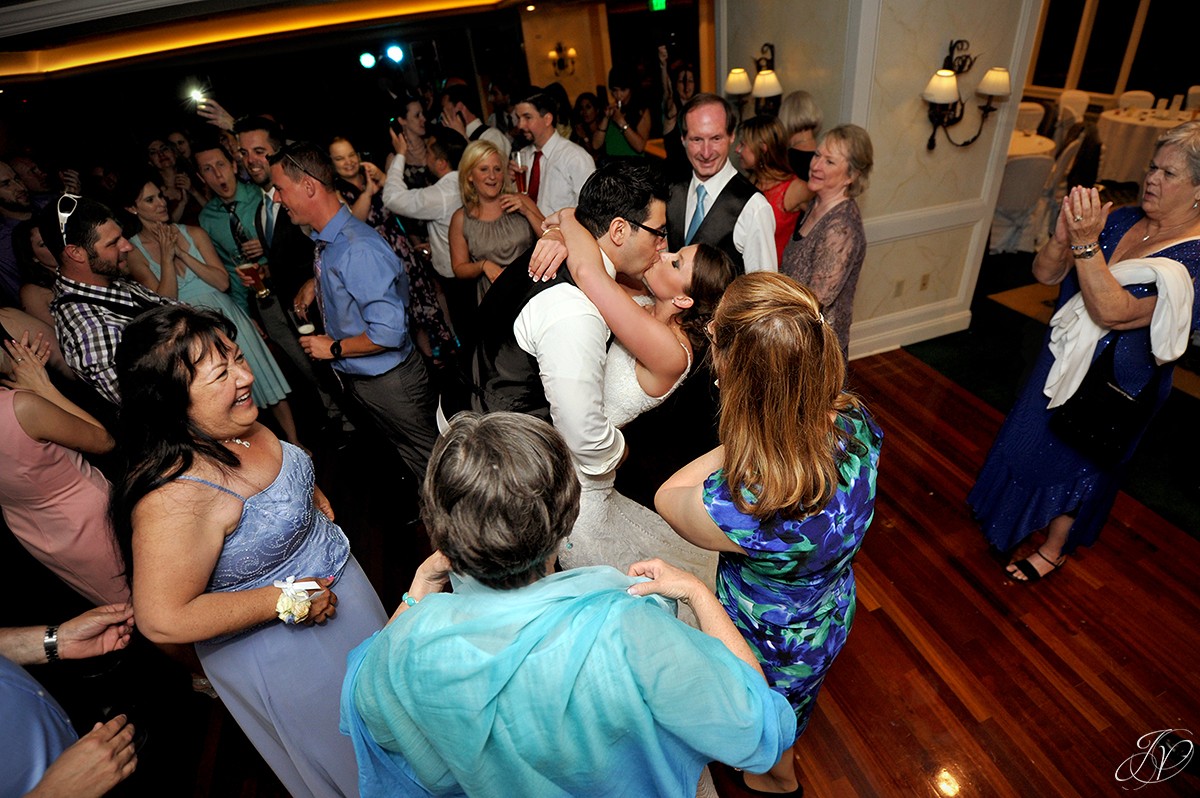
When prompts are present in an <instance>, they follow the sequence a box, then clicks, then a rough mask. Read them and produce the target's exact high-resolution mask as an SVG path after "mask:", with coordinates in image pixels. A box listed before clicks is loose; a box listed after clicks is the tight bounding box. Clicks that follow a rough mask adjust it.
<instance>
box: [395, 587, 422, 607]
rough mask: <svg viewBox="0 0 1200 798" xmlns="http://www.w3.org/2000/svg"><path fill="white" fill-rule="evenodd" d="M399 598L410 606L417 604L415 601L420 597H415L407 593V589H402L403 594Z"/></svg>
mask: <svg viewBox="0 0 1200 798" xmlns="http://www.w3.org/2000/svg"><path fill="white" fill-rule="evenodd" d="M400 600H401V601H403V602H404V603H405V604H407V605H408V606H410V607H415V606H417V602H418V601H420V599H415V598H413V597H412V596H410V595H408V591H407V590H406V591H404V595H403V596H401V597H400Z"/></svg>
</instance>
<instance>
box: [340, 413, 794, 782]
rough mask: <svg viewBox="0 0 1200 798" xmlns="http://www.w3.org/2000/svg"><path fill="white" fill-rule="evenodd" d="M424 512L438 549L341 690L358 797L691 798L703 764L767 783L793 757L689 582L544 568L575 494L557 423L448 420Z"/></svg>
mask: <svg viewBox="0 0 1200 798" xmlns="http://www.w3.org/2000/svg"><path fill="white" fill-rule="evenodd" d="M423 499H424V505H425V507H424V514H425V523H426V526H427V528H428V530H429V534H430V538H431V540H432V541H433V543H434V545H435V546H436V547H437V549H438V550H439V551H438V552H437V553H435V554H434V555H433V556H432V557H430V558H429V560H427V561H426V562H425V563H424V564H422V566H421V567H420V568H419V569H418V572H417V575H416V578H415V580H414V581H413V584H412V587H411V588H410V589H409V591H408V593H406V594H405V597H404V603H402V604H401V605H400V608H399V609H398V610H397V612H396V615H394V616H393V617H392V621H391V622H390V623H389V625H388V626H387V627H386V628H385V629H383V630H382V631H381V632H379V633H378V634H376V635H374V636H372V637H371V638H369V639H368V640H367V641H366V642H365V643H363V644H362V645H360V646H359V647H358V648H357V649H355V650H354V651H353V652H351V654H350V664H349V669H348V672H347V676H346V681H345V685H344V687H343V691H342V730H343V732H345V733H346V734H349V735H350V737H351V738H352V739H353V740H354V744H355V749H356V752H357V754H358V763H359V774H360V788H361V790H362V794H363V796H373V795H380V796H382V795H416V796H425V795H449V796H460V795H497V794H505V795H537V796H579V795H589V796H618V795H629V796H634V795H636V796H646V795H661V796H693V795H696V793H697V784H698V782H699V781H700V778H701V773H702V771H704V768H705V765H706V764H707V763H708V762H710V761H713V760H716V759H720V760H721V761H724V762H726V763H727V764H730V765H733V766H736V767H741V768H745V769H748V770H752V771H765V770H767V769H768V768H770V767H771V765H773V764H774V763H775V761H776V760H777V759H778V758H779V756H780V754H781V753H782V752H783V751H785V750H787V749H788V747H789V746H790V745H791V743H792V740H793V739H794V737H795V731H796V728H795V716H794V714H793V713H792V712H791V709H790V708H789V706H788V704H787V701H786V700H785V699H783V697H782V696H780V695H779V694H778V693H775V692H772V691H771V690H770V689H768V688H767V685H766V681H765V679H764V678H763V675H762V671H761V670H760V669H759V667H758V665H757V663H756V661H755V658H754V656H753V654H752V653H751V652H750V649H749V647H748V646H747V645H746V644H745V642H744V641H743V640H742V638H741V636H740V635H739V634H738V632H737V630H736V629H735V628H734V626H733V624H732V623H731V622H730V621H729V618H728V617H727V616H726V615H725V613H724V611H723V609H722V608H721V606H720V604H719V602H717V600H716V597H715V596H714V595H713V594H712V593H711V592H709V591H708V590H707V588H705V587H704V585H703V583H701V582H700V581H699V580H698V579H696V578H695V577H694V576H691V575H690V574H688V573H686V572H684V571H681V570H679V569H677V568H674V567H672V566H670V565H667V564H666V563H663V562H662V561H660V560H653V561H648V562H643V563H635V564H634V565H633V566H632V567H631V568H630V573H629V575H625V574H621V573H620V572H618V571H616V570H615V569H613V568H610V567H608V566H597V567H592V568H579V569H575V570H572V571H567V572H561V573H554V572H553V566H554V561H555V557H556V555H557V551H558V548H559V545H560V543H561V542H562V541H563V539H564V538H566V536H567V534H568V533H569V532H570V530H571V526H572V525H573V523H574V521H575V517H576V515H577V514H578V510H579V483H578V480H577V477H576V476H575V470H574V468H573V466H572V464H571V457H570V452H569V450H568V449H567V448H566V444H565V443H564V442H563V440H562V438H561V437H560V436H559V435H558V433H557V432H555V431H554V429H553V428H552V427H550V425H548V424H546V423H545V422H542V421H539V420H537V419H535V418H533V417H531V416H526V415H520V414H514V413H494V414H491V415H487V416H477V415H472V414H465V413H464V414H460V415H459V416H456V417H455V418H454V420H453V421H452V422H451V424H450V429H449V431H448V432H447V433H446V435H444V436H443V437H442V438H441V439H440V440H439V442H438V444H437V446H436V447H435V448H434V452H433V458H432V460H431V461H430V465H429V471H428V473H427V475H426V478H425V485H424V494H423ZM447 578H450V579H451V580H452V582H453V587H454V592H453V593H444V592H440V591H441V590H442V588H443V587H444V585H445V582H446V580H447ZM672 600H678V601H686V602H688V603H689V604H690V605H691V607H692V609H693V610H694V611H695V613H696V616H697V618H698V620H699V622H700V629H701V630H700V631H697V630H695V629H692V628H690V627H688V626H686V625H684V624H683V623H681V622H679V621H678V620H676V619H675V618H674V617H673V606H672V605H673V601H672ZM704 786H707V787H711V784H709V783H708V782H707V778H706V781H705V785H704Z"/></svg>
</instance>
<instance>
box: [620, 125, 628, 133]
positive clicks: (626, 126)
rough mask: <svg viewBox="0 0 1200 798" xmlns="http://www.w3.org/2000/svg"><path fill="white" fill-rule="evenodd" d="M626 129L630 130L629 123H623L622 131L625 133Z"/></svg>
mask: <svg viewBox="0 0 1200 798" xmlns="http://www.w3.org/2000/svg"><path fill="white" fill-rule="evenodd" d="M626 130H629V125H628V124H625V125H621V132H622V133H624V132H625V131H626Z"/></svg>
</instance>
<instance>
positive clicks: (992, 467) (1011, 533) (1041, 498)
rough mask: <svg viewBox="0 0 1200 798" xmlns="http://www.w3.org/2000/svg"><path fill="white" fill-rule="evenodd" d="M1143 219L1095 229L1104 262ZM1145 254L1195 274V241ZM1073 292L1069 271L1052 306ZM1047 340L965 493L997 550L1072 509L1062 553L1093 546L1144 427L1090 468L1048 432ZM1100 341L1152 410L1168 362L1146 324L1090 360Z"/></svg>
mask: <svg viewBox="0 0 1200 798" xmlns="http://www.w3.org/2000/svg"><path fill="white" fill-rule="evenodd" d="M1142 216H1143V214H1142V211H1141V209H1140V208H1134V207H1129V208H1121V209H1119V210H1116V211H1114V212H1113V213H1112V214H1111V215H1110V216H1109V217H1108V224H1107V225H1106V226H1105V228H1104V231H1103V232H1102V233H1101V234H1100V246H1101V249H1102V250H1103V253H1104V257H1105V258H1106V259H1111V258H1112V251H1113V249H1115V248H1116V246H1117V244H1118V243H1119V242H1120V240H1121V237H1122V236H1124V235H1125V233H1126V232H1127V231H1128V230H1129V228H1130V227H1132V226H1133V225H1134V224H1135V223H1137V222H1138V221H1139V220H1140V219H1141V218H1142ZM1151 257H1164V258H1171V259H1173V260H1176V261H1179V262H1180V263H1182V264H1183V265H1184V267H1186V268H1187V270H1188V273H1189V274H1191V275H1192V285H1193V287H1195V285H1196V280H1197V277H1198V276H1200V240H1193V241H1188V242H1185V243H1182V244H1176V245H1175V246H1172V247H1168V248H1167V249H1163V250H1160V251H1158V252H1155V253H1154V254H1153V255H1152V256H1151ZM1125 290H1127V291H1129V293H1131V294H1133V295H1134V296H1136V297H1145V296H1154V295H1155V294H1157V293H1158V292H1157V288H1156V287H1155V286H1154V284H1148V285H1129V286H1125ZM1077 293H1079V279H1078V277H1077V275H1076V273H1075V270H1074V269H1072V270H1071V271H1070V272H1068V273H1067V276H1066V278H1065V279H1064V280H1063V281H1062V285H1061V287H1060V289H1059V293H1058V303H1057V304H1056V305H1055V310H1056V311H1057V310H1058V308H1061V307H1062V306H1063V304H1064V303H1066V302H1067V300H1069V299H1070V298H1071V297H1073V296H1074V295H1075V294H1077ZM1197 329H1200V300H1196V301H1193V306H1192V330H1193V332H1194V331H1195V330H1197ZM1049 342H1050V331H1049V329H1047V331H1046V338H1045V340H1043V342H1042V351H1041V354H1040V355H1039V357H1038V361H1037V364H1036V365H1035V366H1034V369H1033V373H1032V374H1031V375H1030V377H1029V381H1028V382H1027V383H1025V386H1024V387H1023V388H1022V389H1021V393H1020V395H1019V396H1018V397H1017V401H1016V404H1015V405H1013V409H1012V411H1011V412H1010V413H1009V414H1008V418H1006V419H1005V420H1004V426H1002V427H1001V428H1000V433H999V434H998V435H997V436H996V442H995V443H993V444H992V450H991V451H990V452H989V453H988V456H987V460H986V461H985V462H984V464H983V470H982V471H980V473H979V479H978V480H977V481H976V482H975V487H974V488H972V489H971V492H970V494H968V496H967V502H968V503H970V505H971V507H972V508H974V510H975V515H976V517H977V518H979V521H980V524H981V525H982V527H983V534H984V536H985V537H987V539H988V541H989V542H990V543H991V544H992V545H994V546H995V547H996V548H998V549H1000V550H1002V551H1008V550H1010V549H1012V548H1014V547H1016V546H1017V545H1019V544H1020V543H1021V541H1023V540H1024V539H1025V538H1027V537H1028V536H1029V535H1030V534H1032V533H1033V532H1036V531H1037V530H1039V529H1041V528H1043V527H1045V526H1046V525H1047V524H1049V523H1050V521H1051V520H1053V519H1054V518H1055V517H1057V516H1060V515H1063V514H1067V513H1072V512H1074V513H1076V517H1075V523H1074V524H1073V525H1072V527H1071V532H1070V534H1069V536H1068V537H1067V545H1066V547H1065V549H1064V551H1065V552H1068V553H1069V552H1071V551H1074V550H1075V548H1076V547H1078V546H1090V545H1091V544H1092V543H1094V542H1095V541H1096V538H1097V537H1099V535H1100V529H1101V528H1102V527H1103V526H1104V522H1105V521H1106V520H1107V519H1108V514H1109V511H1110V510H1111V509H1112V505H1113V502H1114V501H1115V500H1116V497H1117V490H1118V488H1119V487H1120V480H1121V475H1122V474H1123V473H1124V470H1125V464H1126V463H1128V461H1129V458H1130V457H1131V456H1132V455H1133V452H1134V450H1135V449H1136V448H1137V444H1138V442H1139V441H1140V440H1141V436H1142V434H1143V433H1144V432H1145V428H1143V429H1142V431H1141V432H1139V433H1138V435H1137V437H1136V438H1135V439H1134V441H1133V443H1132V444H1131V445H1130V446H1129V449H1128V450H1127V451H1126V452H1125V455H1124V457H1122V459H1121V462H1120V464H1118V465H1117V466H1116V467H1112V468H1103V467H1101V466H1099V465H1097V464H1096V463H1094V462H1092V461H1091V460H1090V459H1088V458H1087V457H1085V456H1084V455H1082V454H1080V453H1079V452H1077V451H1076V450H1075V449H1074V448H1072V447H1071V446H1069V445H1067V444H1066V443H1064V442H1063V441H1062V440H1061V439H1060V438H1059V437H1058V436H1057V435H1055V434H1054V433H1053V432H1051V431H1050V427H1049V422H1050V416H1051V415H1052V414H1053V411H1050V410H1047V405H1048V404H1049V402H1050V400H1049V398H1048V397H1047V396H1046V395H1045V394H1044V393H1042V389H1043V388H1044V387H1045V385H1046V377H1047V376H1048V375H1049V373H1050V367H1051V366H1052V365H1053V364H1054V356H1053V355H1052V354H1051V353H1050V347H1049ZM1107 346H1115V347H1117V349H1116V351H1115V353H1114V355H1115V357H1114V362H1115V372H1116V376H1117V382H1119V383H1120V385H1121V387H1122V388H1123V389H1124V390H1126V391H1128V392H1129V393H1131V394H1136V393H1138V392H1140V391H1141V390H1143V389H1144V390H1148V391H1152V392H1153V394H1154V395H1155V396H1156V397H1157V399H1156V404H1155V410H1154V412H1155V413H1157V412H1158V410H1159V408H1161V407H1162V405H1163V403H1164V402H1165V401H1166V400H1167V396H1168V395H1169V394H1170V392H1171V374H1172V372H1173V371H1174V364H1173V363H1166V364H1164V365H1162V366H1158V365H1156V364H1155V362H1154V356H1153V355H1152V354H1151V353H1150V328H1149V327H1148V326H1147V327H1141V328H1139V329H1136V330H1114V331H1111V332H1109V333H1108V334H1107V335H1105V336H1104V337H1103V338H1101V339H1100V342H1099V343H1098V344H1096V351H1095V352H1094V353H1093V356H1092V357H1093V359H1094V358H1095V357H1096V356H1098V355H1099V354H1100V353H1101V352H1102V351H1104V348H1105V347H1107ZM1147 426H1149V422H1147Z"/></svg>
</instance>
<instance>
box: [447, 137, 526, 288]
mask: <svg viewBox="0 0 1200 798" xmlns="http://www.w3.org/2000/svg"><path fill="white" fill-rule="evenodd" d="M507 166H508V165H507V163H505V161H504V159H503V158H502V157H501V155H500V151H499V150H498V149H496V147H495V145H493V144H492V143H491V142H489V141H484V140H483V139H480V140H479V141H475V142H472V143H471V144H469V145H468V146H467V149H466V150H465V151H464V152H463V156H462V160H461V161H460V162H459V164H458V186H459V190H460V191H461V192H462V202H463V206H462V207H461V208H459V209H458V210H457V211H455V212H454V216H453V217H451V219H450V263H451V266H452V268H453V269H454V276H455V277H457V278H459V279H460V280H475V281H476V283H477V286H478V296H477V299H482V298H483V295H484V293H485V292H486V291H487V289H488V287H489V286H490V285H491V284H492V281H493V280H495V279H496V278H497V277H499V276H500V273H501V272H502V271H503V270H504V267H505V266H507V265H508V264H510V263H512V262H513V261H514V260H516V258H517V256H518V255H520V254H521V253H523V252H524V251H525V250H527V249H529V247H531V246H532V245H533V241H534V239H535V238H536V236H537V231H540V230H541V229H542V221H543V220H544V217H543V216H542V213H541V211H539V210H538V207H537V204H536V203H535V202H534V201H533V200H531V199H530V198H529V196H528V195H526V194H516V193H513V192H512V191H511V190H506V186H505V172H506V171H507Z"/></svg>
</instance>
